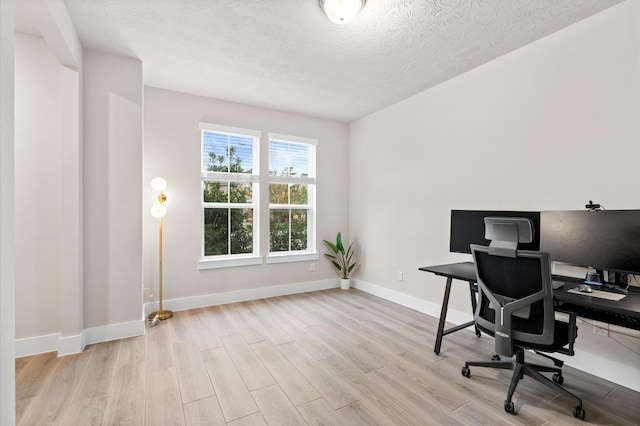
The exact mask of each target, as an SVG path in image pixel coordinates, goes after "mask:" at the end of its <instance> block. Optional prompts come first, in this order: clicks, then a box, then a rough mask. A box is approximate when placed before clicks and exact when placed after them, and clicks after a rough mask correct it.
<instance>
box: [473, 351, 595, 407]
mask: <svg viewBox="0 0 640 426" xmlns="http://www.w3.org/2000/svg"><path fill="white" fill-rule="evenodd" d="M492 359H493V360H492V361H467V362H465V363H464V367H462V375H463V376H464V377H470V376H471V370H470V369H469V367H470V366H475V367H489V368H499V369H503V370H513V375H512V376H511V383H510V385H509V390H508V391H507V399H506V400H505V401H504V409H505V411H506V412H508V413H511V414H515V406H514V404H513V402H512V401H511V398H512V397H513V394H514V393H515V391H516V387H517V386H518V383H519V382H520V379H522V378H524V376H529V377H531V378H532V379H534V380H535V381H537V382H539V383H542V384H543V385H545V386H547V387H548V388H550V389H551V390H554V391H556V392H558V393H560V395H562V396H564V397H566V398H569V399H570V400H571V401H573V403H574V408H573V415H574V417H577V418H579V419H581V420H584V416H585V410H584V408H582V399H580V398H578V397H577V396H575V395H574V394H572V393H571V392H569V391H568V390H566V389H565V388H563V387H562V386H561V385H562V383H563V382H564V378H563V377H562V369H561V368H559V367H550V366H545V365H539V364H529V363H526V362H525V360H524V350H519V351H518V352H516V354H515V358H513V359H509V360H502V359H500V357H499V356H495V355H494V357H493V358H492ZM541 372H544V373H554V374H553V378H552V379H549V378H548V377H546V376H543V375H542V374H541Z"/></svg>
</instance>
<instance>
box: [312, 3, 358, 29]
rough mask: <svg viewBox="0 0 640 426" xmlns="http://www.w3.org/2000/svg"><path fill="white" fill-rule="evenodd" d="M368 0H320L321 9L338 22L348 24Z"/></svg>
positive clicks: (333, 20)
mask: <svg viewBox="0 0 640 426" xmlns="http://www.w3.org/2000/svg"><path fill="white" fill-rule="evenodd" d="M366 2H367V0H318V4H319V5H320V9H322V11H323V12H324V13H325V14H326V15H327V17H328V18H329V19H330V20H331V21H332V22H335V23H336V24H348V23H349V22H351V21H353V20H354V18H355V17H356V16H357V15H358V13H360V11H361V10H362V8H363V7H364V4H365V3H366Z"/></svg>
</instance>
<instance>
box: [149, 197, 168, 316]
mask: <svg viewBox="0 0 640 426" xmlns="http://www.w3.org/2000/svg"><path fill="white" fill-rule="evenodd" d="M166 200H167V198H166V196H165V195H164V194H163V193H160V195H158V201H159V202H160V204H161V205H162V203H164V202H165V201H166ZM158 294H159V296H160V309H159V310H158V311H156V312H152V313H151V314H149V319H150V320H153V319H155V317H156V315H157V316H158V319H160V320H166V319H169V318H171V317H172V316H173V312H171V311H165V310H164V309H162V217H159V218H158Z"/></svg>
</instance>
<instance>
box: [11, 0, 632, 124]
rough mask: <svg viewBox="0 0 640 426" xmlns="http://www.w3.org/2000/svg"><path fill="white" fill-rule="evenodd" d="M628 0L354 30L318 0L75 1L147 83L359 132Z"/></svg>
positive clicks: (538, 0) (458, 11) (87, 26)
mask: <svg viewBox="0 0 640 426" xmlns="http://www.w3.org/2000/svg"><path fill="white" fill-rule="evenodd" d="M23 1H32V0H23ZM620 1H621V0H368V1H367V4H366V6H365V8H364V9H363V11H362V12H361V14H360V15H359V16H358V17H357V18H356V20H355V21H354V22H352V23H351V24H348V25H336V24H334V23H332V22H330V21H329V20H328V19H327V17H326V16H325V15H324V14H323V12H322V11H321V10H320V8H319V7H318V2H317V0H65V3H66V5H67V9H68V10H69V14H70V15H71V18H72V21H73V23H74V25H75V27H76V30H77V32H78V35H79V37H80V40H81V42H82V44H83V46H84V47H86V48H90V49H95V50H99V51H103V52H110V53H114V54H119V55H126V56H131V57H134V58H139V59H140V60H142V62H143V70H144V71H143V72H144V82H145V85H149V86H155V87H162V88H166V89H172V90H177V91H181V92H187V93H193V94H197V95H203V96H209V97H213V98H218V99H224V100H229V101H235V102H240V103H245V104H250V105H256V106H261V107H266V108H273V109H277V110H283V111H288V112H295V113H300V114H305V115H311V116H316V117H322V118H328V119H333V120H339V121H344V122H351V121H354V120H356V119H358V118H360V117H363V116H364V115H366V114H369V113H371V112H374V111H377V110H379V109H381V108H384V107H387V106H389V105H392V104H394V103H396V102H398V101H401V100H403V99H406V98H407V97H409V96H412V95H414V94H416V93H419V92H421V91H423V90H425V89H428V88H430V87H433V86H435V85H437V84H439V83H441V82H443V81H446V80H448V79H450V78H452V77H455V76H457V75H459V74H461V73H464V72H465V71H468V70H470V69H472V68H474V67H477V66H478V65H481V64H483V63H486V62H488V61H490V60H492V59H494V58H496V57H499V56H501V55H503V54H505V53H507V52H509V51H512V50H514V49H517V48H519V47H521V46H524V45H526V44H528V43H531V42H533V41H535V40H537V39H539V38H541V37H544V36H546V35H548V34H551V33H553V32H555V31H557V30H559V29H561V28H563V27H566V26H568V25H571V24H573V23H575V22H577V21H579V20H581V19H584V18H586V17H588V16H590V15H593V14H595V13H597V12H599V11H601V10H603V9H605V8H607V7H610V6H612V5H615V4H616V3H620ZM19 20H20V19H18V21H19ZM16 26H17V28H18V29H19V28H20V27H21V26H22V27H23V28H24V26H28V23H20V22H17V23H16ZM25 31H29V29H28V28H25ZM559 66H560V64H559Z"/></svg>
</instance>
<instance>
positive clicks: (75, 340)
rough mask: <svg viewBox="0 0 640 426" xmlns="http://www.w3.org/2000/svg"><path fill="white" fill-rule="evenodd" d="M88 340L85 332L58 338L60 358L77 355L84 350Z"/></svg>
mask: <svg viewBox="0 0 640 426" xmlns="http://www.w3.org/2000/svg"><path fill="white" fill-rule="evenodd" d="M85 346H87V344H86V339H85V336H84V332H83V333H80V334H76V335H74V336H65V337H60V338H58V356H64V355H71V354H77V353H80V352H82V351H83V350H84V348H85Z"/></svg>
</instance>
